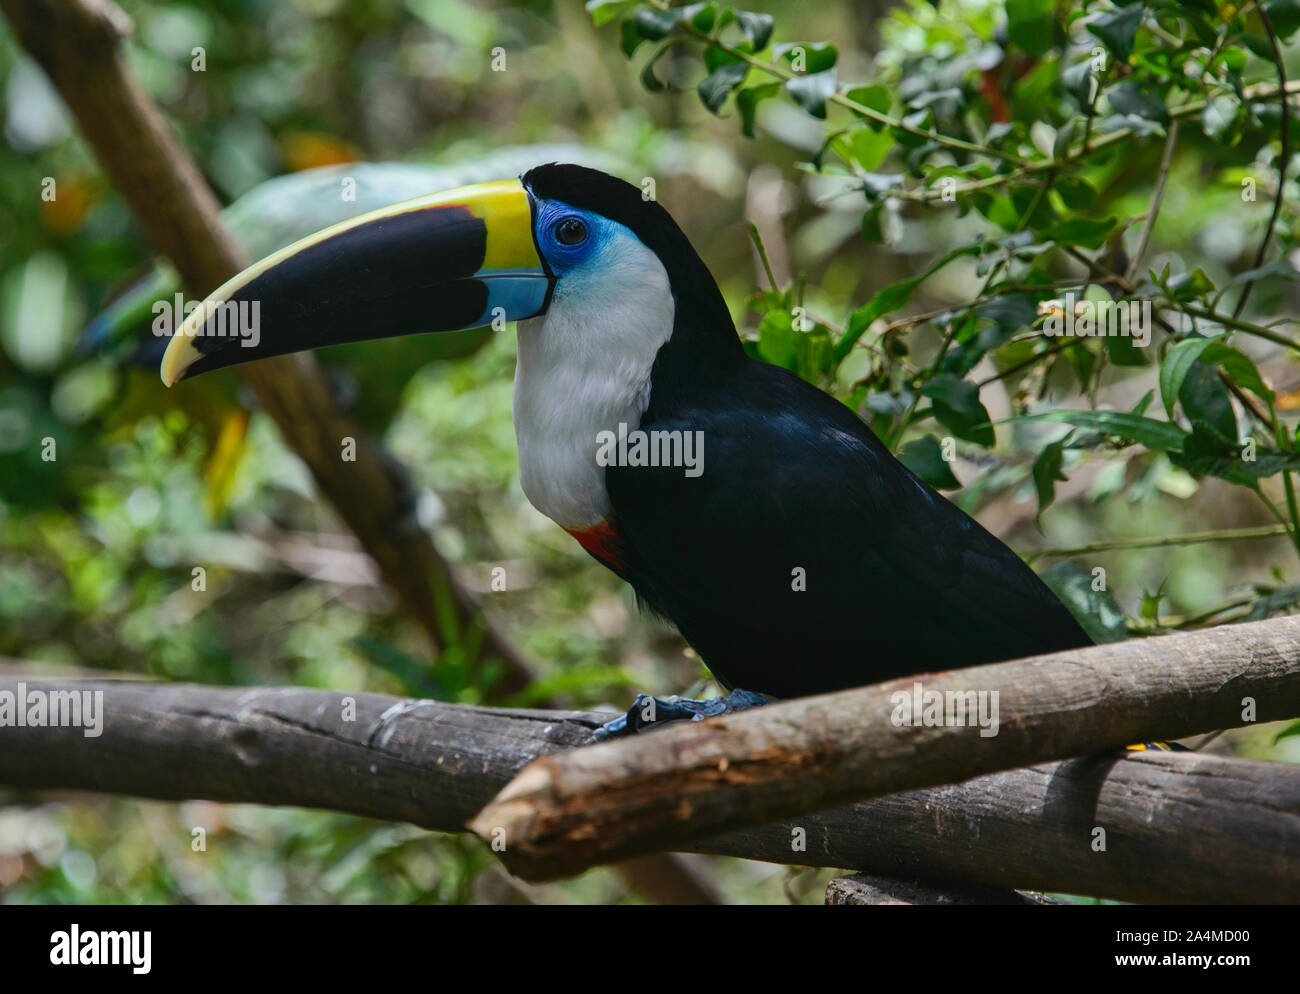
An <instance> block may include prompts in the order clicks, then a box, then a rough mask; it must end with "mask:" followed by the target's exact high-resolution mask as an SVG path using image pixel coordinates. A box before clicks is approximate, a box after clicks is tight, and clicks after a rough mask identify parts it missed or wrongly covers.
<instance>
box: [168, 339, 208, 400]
mask: <svg viewBox="0 0 1300 994" xmlns="http://www.w3.org/2000/svg"><path fill="white" fill-rule="evenodd" d="M201 356H202V353H201V352H199V350H198V349H196V348H195V347H194V343H193V341H191V339H190V338H189V336H187V335H182V334H176V335H173V336H172V340H171V342H170V343H168V345H167V351H166V352H164V353H163V358H162V367H161V369H160V370H159V373H160V374H161V375H162V381H163V385H164V386H168V387H172V386H175V385H176V383H177V382H178V381H179V380H180V379H181V378H182V377H183V376H184V375H185V370H187V369H188V368H189V367H190V366H192V365H193V364H194V363H195V362H197V361H198V360H199V358H201Z"/></svg>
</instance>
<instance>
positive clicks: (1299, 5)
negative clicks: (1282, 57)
mask: <svg viewBox="0 0 1300 994" xmlns="http://www.w3.org/2000/svg"><path fill="white" fill-rule="evenodd" d="M1264 12H1265V13H1266V14H1268V19H1269V21H1271V22H1272V24H1273V31H1274V33H1275V34H1276V35H1277V36H1278V38H1280V39H1281V40H1282V41H1289V40H1290V38H1291V36H1292V35H1293V34H1295V33H1296V29H1297V28H1300V0H1269V2H1268V3H1266V4H1264ZM1271 47H1272V46H1270V49H1271ZM1268 57H1269V58H1272V53H1271V51H1270V54H1269V56H1268Z"/></svg>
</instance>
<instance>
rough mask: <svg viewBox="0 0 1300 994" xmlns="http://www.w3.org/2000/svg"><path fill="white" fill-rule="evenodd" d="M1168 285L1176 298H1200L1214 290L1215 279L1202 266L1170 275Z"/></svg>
mask: <svg viewBox="0 0 1300 994" xmlns="http://www.w3.org/2000/svg"><path fill="white" fill-rule="evenodd" d="M1166 286H1168V288H1169V292H1170V294H1171V295H1172V296H1173V299H1174V300H1199V299H1200V298H1202V297H1204V296H1205V295H1206V294H1209V293H1212V292H1213V291H1214V281H1213V280H1211V279H1210V278H1209V277H1208V276H1206V275H1205V270H1204V269H1201V268H1200V267H1197V268H1196V269H1193V270H1192V271H1191V272H1190V273H1179V274H1178V275H1177V276H1172V277H1170V278H1169V280H1168V282H1167V283H1166Z"/></svg>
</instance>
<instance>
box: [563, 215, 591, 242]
mask: <svg viewBox="0 0 1300 994" xmlns="http://www.w3.org/2000/svg"><path fill="white" fill-rule="evenodd" d="M555 240H556V241H557V242H559V243H560V244H561V245H570V246H572V245H581V244H582V243H583V242H585V241H586V240H587V225H586V224H585V223H584V222H583V220H582V219H581V218H577V217H566V218H565V219H564V220H563V221H561V222H560V223H559V224H557V225H556V226H555Z"/></svg>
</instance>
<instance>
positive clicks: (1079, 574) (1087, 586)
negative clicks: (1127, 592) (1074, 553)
mask: <svg viewBox="0 0 1300 994" xmlns="http://www.w3.org/2000/svg"><path fill="white" fill-rule="evenodd" d="M1040 577H1041V579H1042V581H1043V582H1044V583H1045V584H1047V586H1048V587H1049V588H1050V589H1051V591H1052V593H1054V594H1056V596H1057V597H1058V598H1059V599H1060V601H1061V603H1062V604H1064V605H1065V606H1066V608H1067V609H1068V610H1069V612H1070V613H1071V614H1072V615H1074V618H1075V620H1076V621H1078V622H1079V624H1080V625H1082V626H1083V630H1084V631H1086V632H1087V633H1088V635H1089V637H1090V638H1091V639H1092V640H1093V641H1094V642H1096V643H1098V644H1103V643H1107V642H1123V641H1124V640H1125V639H1126V638H1128V625H1127V623H1126V620H1125V618H1124V612H1123V611H1121V610H1120V606H1119V604H1118V603H1117V602H1116V601H1115V595H1114V594H1112V593H1111V592H1110V590H1109V589H1102V590H1094V589H1093V588H1094V587H1096V586H1104V585H1102V584H1100V583H1099V578H1094V576H1093V574H1092V571H1091V570H1086V569H1083V568H1081V567H1080V566H1078V565H1076V564H1075V563H1074V562H1072V561H1067V562H1062V563H1057V564H1056V565H1055V566H1053V567H1052V568H1051V569H1049V570H1044V571H1043V572H1042V573H1041V574H1040Z"/></svg>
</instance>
